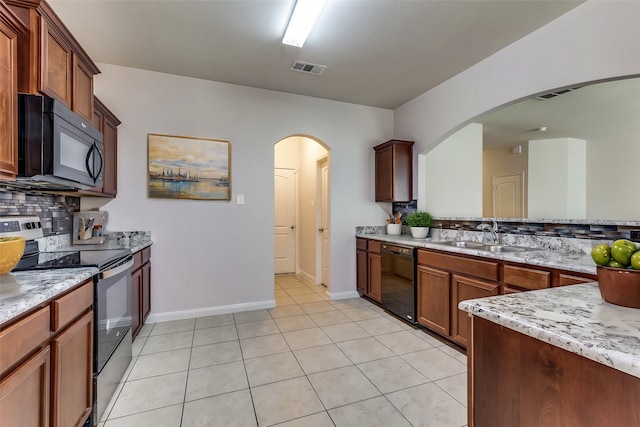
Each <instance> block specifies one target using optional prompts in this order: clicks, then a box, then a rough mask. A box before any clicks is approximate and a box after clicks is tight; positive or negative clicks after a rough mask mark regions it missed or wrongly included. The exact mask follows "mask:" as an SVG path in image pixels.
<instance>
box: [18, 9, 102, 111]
mask: <svg viewBox="0 0 640 427" xmlns="http://www.w3.org/2000/svg"><path fill="white" fill-rule="evenodd" d="M5 1H6V3H7V4H8V5H9V7H10V8H11V10H12V11H13V12H14V13H15V14H16V15H17V16H18V18H19V19H20V20H21V21H22V24H23V25H24V26H25V27H26V28H27V30H28V31H27V32H26V33H25V34H24V35H22V36H20V37H19V38H18V45H19V46H18V63H19V66H18V90H19V91H20V92H25V93H34V94H37V93H43V94H46V95H49V96H51V97H53V98H56V99H58V100H59V101H60V102H62V103H63V104H64V105H66V106H67V107H68V108H70V109H71V110H73V111H75V112H76V113H77V114H78V115H80V116H81V117H83V118H85V119H86V120H88V121H89V122H92V121H93V108H94V105H93V102H94V101H93V76H94V75H96V74H98V73H100V70H99V69H98V67H97V66H96V64H95V63H94V62H93V61H92V60H91V58H90V57H89V55H87V53H86V52H85V50H84V49H83V48H82V46H80V44H79V43H78V41H77V40H76V39H75V38H74V37H73V35H72V34H71V32H70V31H69V30H68V29H67V27H66V26H65V25H64V24H63V23H62V21H61V20H60V18H59V17H58V16H57V15H56V14H55V12H54V11H53V9H51V7H50V6H49V5H48V4H47V3H46V1H44V0H5Z"/></svg>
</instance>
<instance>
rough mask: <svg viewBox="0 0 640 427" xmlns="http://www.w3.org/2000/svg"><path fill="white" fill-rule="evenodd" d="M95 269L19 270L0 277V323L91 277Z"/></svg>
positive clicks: (95, 272) (96, 270)
mask: <svg viewBox="0 0 640 427" xmlns="http://www.w3.org/2000/svg"><path fill="white" fill-rule="evenodd" d="M97 273H98V269H97V268H95V267H86V268H62V269H53V270H44V271H19V272H15V273H8V274H4V275H2V276H0V324H2V323H4V322H6V321H7V320H11V319H13V318H14V317H16V316H18V315H20V314H22V313H25V312H26V311H28V310H30V309H31V308H33V307H36V306H38V305H40V304H42V303H43V302H45V301H47V300H50V299H51V298H55V297H56V296H57V295H59V294H60V293H62V292H64V291H66V290H68V289H71V288H73V287H74V286H76V285H78V284H80V283H82V282H84V281H85V280H87V279H90V278H92V277H93V276H94V275H95V274H97Z"/></svg>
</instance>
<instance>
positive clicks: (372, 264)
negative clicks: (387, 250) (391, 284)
mask: <svg viewBox="0 0 640 427" xmlns="http://www.w3.org/2000/svg"><path fill="white" fill-rule="evenodd" d="M368 261H369V262H368V266H369V269H368V276H369V283H368V285H369V286H368V292H367V294H368V295H369V298H372V299H374V300H376V301H378V302H382V256H381V255H379V254H373V253H369V254H368Z"/></svg>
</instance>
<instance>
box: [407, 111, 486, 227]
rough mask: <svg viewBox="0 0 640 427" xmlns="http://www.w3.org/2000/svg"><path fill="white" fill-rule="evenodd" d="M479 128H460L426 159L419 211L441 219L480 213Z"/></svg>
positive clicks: (480, 151)
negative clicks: (470, 212)
mask: <svg viewBox="0 0 640 427" xmlns="http://www.w3.org/2000/svg"><path fill="white" fill-rule="evenodd" d="M481 158H482V125H481V124H478V123H472V124H469V125H467V126H465V127H464V128H462V129H460V130H459V131H457V132H456V133H454V134H453V135H451V136H450V137H449V138H447V139H446V140H445V141H443V142H442V143H441V144H439V145H438V146H437V147H435V148H434V149H433V150H431V151H430V152H429V153H428V154H427V155H426V156H425V167H424V171H425V177H424V183H425V186H424V188H425V190H424V197H421V198H420V199H419V200H418V208H419V209H421V210H426V211H428V212H430V213H431V214H432V215H435V216H440V217H448V216H462V212H469V211H473V214H472V215H468V216H481V215H482V211H481V207H482V162H480V161H478V159H481Z"/></svg>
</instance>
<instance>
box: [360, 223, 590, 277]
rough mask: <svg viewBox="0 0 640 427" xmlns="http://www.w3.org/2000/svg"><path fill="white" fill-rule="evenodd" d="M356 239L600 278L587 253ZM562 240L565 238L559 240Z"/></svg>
mask: <svg viewBox="0 0 640 427" xmlns="http://www.w3.org/2000/svg"><path fill="white" fill-rule="evenodd" d="M356 237H362V238H366V239H374V240H380V241H383V242H389V243H396V244H399V245H407V246H413V247H418V248H426V249H437V250H441V251H447V252H452V253H458V254H465V255H474V256H479V257H484V258H492V259H498V260H503V261H511V262H518V263H524V264H529V265H537V266H540V267H549V268H558V269H562V270H569V271H575V272H579V273H587V274H593V275H594V276H595V275H596V265H595V263H594V262H593V260H592V259H591V255H589V254H587V253H585V252H577V251H568V250H564V249H563V248H562V247H558V248H542V249H539V250H534V251H526V252H506V253H496V252H488V251H481V250H477V249H473V248H458V247H455V246H447V245H443V244H439V243H437V242H438V241H439V240H440V238H434V239H431V238H427V239H414V238H413V237H411V236H410V235H404V234H402V235H397V236H394V235H389V234H365V233H356ZM525 238H526V237H516V238H514V239H519V240H521V242H520V241H517V240H514V241H513V242H505V245H509V244H512V245H524V243H525V242H524V239H525ZM442 240H456V239H455V238H443V239H442ZM556 240H558V241H560V240H562V239H556Z"/></svg>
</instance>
